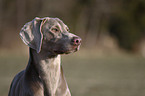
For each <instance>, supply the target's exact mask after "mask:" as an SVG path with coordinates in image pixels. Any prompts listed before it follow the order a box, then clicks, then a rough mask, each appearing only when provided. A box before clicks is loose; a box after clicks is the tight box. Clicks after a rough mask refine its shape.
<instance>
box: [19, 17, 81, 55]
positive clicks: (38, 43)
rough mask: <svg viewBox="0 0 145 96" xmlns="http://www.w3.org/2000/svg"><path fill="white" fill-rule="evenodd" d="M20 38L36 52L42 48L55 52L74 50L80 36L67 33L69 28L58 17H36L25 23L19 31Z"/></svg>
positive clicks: (78, 45)
mask: <svg viewBox="0 0 145 96" xmlns="http://www.w3.org/2000/svg"><path fill="white" fill-rule="evenodd" d="M20 36H21V39H22V40H23V42H24V43H25V44H26V45H28V46H29V47H30V48H32V49H35V50H36V51H37V53H39V52H41V51H42V50H45V51H49V52H52V53H55V54H68V53H71V52H75V51H77V50H78V49H79V47H80V45H81V38H80V37H78V36H76V35H74V34H72V33H69V28H68V27H67V25H65V24H64V23H63V22H62V21H61V20H60V19H58V18H49V17H45V18H38V17H36V18H35V19H33V20H32V21H30V22H28V23H26V24H25V25H24V26H23V28H22V29H21V32H20Z"/></svg>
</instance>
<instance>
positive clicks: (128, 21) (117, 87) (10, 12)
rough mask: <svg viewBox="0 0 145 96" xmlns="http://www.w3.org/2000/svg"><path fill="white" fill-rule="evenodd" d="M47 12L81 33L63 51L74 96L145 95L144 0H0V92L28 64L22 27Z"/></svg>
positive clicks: (4, 91)
mask: <svg viewBox="0 0 145 96" xmlns="http://www.w3.org/2000/svg"><path fill="white" fill-rule="evenodd" d="M47 16H48V17H58V18H60V19H61V20H63V21H64V23H65V24H66V25H68V26H69V28H70V31H71V32H72V33H74V34H77V35H78V36H80V37H81V38H82V46H81V49H80V51H78V52H76V53H74V54H70V55H69V56H65V55H64V56H62V63H63V67H64V71H65V75H66V79H67V82H68V85H69V87H70V90H71V93H72V96H88V95H89V96H145V59H144V58H145V0H0V96H7V94H8V90H9V86H10V83H11V81H12V79H13V77H14V76H15V74H17V73H18V72H20V71H21V70H23V69H24V68H25V67H26V65H27V61H28V58H29V57H28V47H27V46H25V44H24V43H23V42H22V41H21V39H20V37H19V32H20V30H21V28H22V26H23V25H24V24H25V23H27V22H29V21H31V20H32V19H34V18H35V17H47Z"/></svg>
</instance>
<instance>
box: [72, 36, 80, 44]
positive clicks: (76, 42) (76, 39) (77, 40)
mask: <svg viewBox="0 0 145 96" xmlns="http://www.w3.org/2000/svg"><path fill="white" fill-rule="evenodd" d="M80 43H81V38H79V37H75V38H73V44H75V45H78V44H80Z"/></svg>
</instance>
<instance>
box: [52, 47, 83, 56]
mask: <svg viewBox="0 0 145 96" xmlns="http://www.w3.org/2000/svg"><path fill="white" fill-rule="evenodd" d="M79 49H80V45H73V46H71V47H70V48H66V49H61V48H60V49H59V50H54V51H53V52H54V53H56V54H69V53H73V52H76V51H78V50H79Z"/></svg>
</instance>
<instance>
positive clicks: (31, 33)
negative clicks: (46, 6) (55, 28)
mask: <svg viewBox="0 0 145 96" xmlns="http://www.w3.org/2000/svg"><path fill="white" fill-rule="evenodd" d="M45 21H46V18H42V19H41V18H38V17H36V18H35V19H33V20H32V21H30V22H28V23H26V24H25V25H24V26H23V28H22V29H21V31H20V37H21V39H22V40H23V42H24V43H25V44H26V45H28V46H29V47H30V48H33V49H35V50H36V51H37V53H39V52H40V51H41V45H42V40H43V34H42V32H41V27H42V25H43V24H44V23H45Z"/></svg>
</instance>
